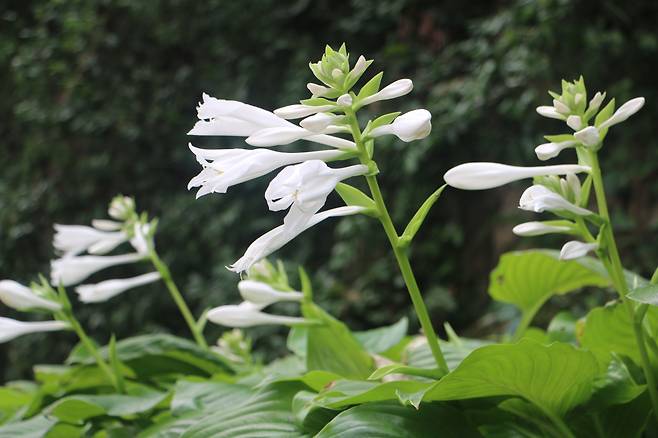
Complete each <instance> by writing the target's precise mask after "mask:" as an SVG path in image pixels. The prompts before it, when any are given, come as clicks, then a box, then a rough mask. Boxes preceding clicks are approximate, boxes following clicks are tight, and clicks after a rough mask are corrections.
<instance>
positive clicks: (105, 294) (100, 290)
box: [75, 272, 160, 303]
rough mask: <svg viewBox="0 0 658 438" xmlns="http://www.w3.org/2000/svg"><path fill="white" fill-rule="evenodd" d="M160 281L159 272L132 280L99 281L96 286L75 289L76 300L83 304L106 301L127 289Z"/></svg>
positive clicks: (85, 285) (89, 285) (83, 286)
mask: <svg viewBox="0 0 658 438" xmlns="http://www.w3.org/2000/svg"><path fill="white" fill-rule="evenodd" d="M159 279H160V273H159V272H149V273H147V274H142V275H138V276H136V277H132V278H122V279H115V280H106V281H101V282H100V283H96V284H82V285H80V286H78V287H76V288H75V291H76V292H77V294H78V298H79V299H80V301H81V302H83V303H99V302H102V301H107V300H109V299H110V298H112V297H115V296H117V295H119V294H121V293H123V292H125V291H127V290H128V289H134V288H136V287H139V286H143V285H145V284H149V283H153V282H154V281H157V280H159Z"/></svg>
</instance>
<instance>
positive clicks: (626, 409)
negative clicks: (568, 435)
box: [569, 393, 651, 438]
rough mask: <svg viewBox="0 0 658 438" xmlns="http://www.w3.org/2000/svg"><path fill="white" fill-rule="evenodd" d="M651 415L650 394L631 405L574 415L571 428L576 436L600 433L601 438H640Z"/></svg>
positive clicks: (634, 400) (645, 394)
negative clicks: (594, 431) (593, 432)
mask: <svg viewBox="0 0 658 438" xmlns="http://www.w3.org/2000/svg"><path fill="white" fill-rule="evenodd" d="M650 415H651V401H650V399H649V394H648V393H644V394H643V395H642V396H640V397H637V398H635V399H633V401H631V402H629V403H625V404H622V405H614V406H609V407H607V408H605V409H602V410H598V411H594V412H592V413H589V414H587V413H585V414H582V415H575V414H574V415H573V416H572V417H573V418H572V419H571V421H570V423H569V426H571V429H572V430H573V432H574V433H575V434H576V436H579V437H580V436H592V435H591V433H592V431H593V430H597V431H599V434H598V435H597V436H598V437H600V438H640V437H641V436H643V433H642V432H643V431H644V429H645V427H646V425H647V421H648V420H649V418H650Z"/></svg>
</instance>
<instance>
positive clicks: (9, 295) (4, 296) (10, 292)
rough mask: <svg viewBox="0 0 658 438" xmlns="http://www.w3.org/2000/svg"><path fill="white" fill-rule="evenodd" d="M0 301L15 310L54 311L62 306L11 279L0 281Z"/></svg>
mask: <svg viewBox="0 0 658 438" xmlns="http://www.w3.org/2000/svg"><path fill="white" fill-rule="evenodd" d="M0 302H3V303H5V304H6V305H7V306H9V307H11V308H13V309H17V310H28V309H46V310H50V311H52V312H56V311H58V310H60V309H61V308H62V306H61V305H60V304H59V303H56V302H54V301H51V300H48V299H46V298H42V297H40V296H38V295H36V294H35V293H34V292H33V291H32V289H30V288H29V287H26V286H23V285H22V284H20V283H18V282H16V281H13V280H2V281H0Z"/></svg>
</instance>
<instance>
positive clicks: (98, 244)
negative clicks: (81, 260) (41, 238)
mask: <svg viewBox="0 0 658 438" xmlns="http://www.w3.org/2000/svg"><path fill="white" fill-rule="evenodd" d="M127 240H128V236H127V235H126V233H124V232H123V231H101V230H98V229H96V228H92V227H88V226H85V225H60V224H55V237H54V238H53V246H54V247H55V249H56V250H58V251H61V252H62V253H64V257H68V256H74V255H78V254H80V253H81V252H85V251H88V252H89V253H90V254H99V255H100V254H107V253H108V252H110V251H112V250H113V249H114V248H116V247H117V246H119V245H121V244H122V243H123V242H125V241H127Z"/></svg>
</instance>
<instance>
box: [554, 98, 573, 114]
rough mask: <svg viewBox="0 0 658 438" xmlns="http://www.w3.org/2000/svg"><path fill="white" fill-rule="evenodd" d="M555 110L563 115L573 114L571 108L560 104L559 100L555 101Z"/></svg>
mask: <svg viewBox="0 0 658 438" xmlns="http://www.w3.org/2000/svg"><path fill="white" fill-rule="evenodd" d="M553 108H555V110H556V111H557V112H559V113H562V114H569V113H571V108H569V107H568V106H567V105H565V104H564V103H562V102H560V101H559V100H557V99H553Z"/></svg>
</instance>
